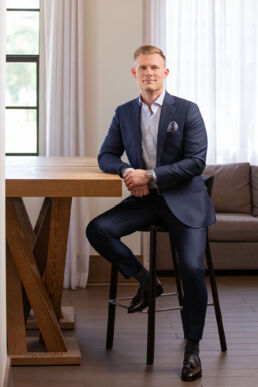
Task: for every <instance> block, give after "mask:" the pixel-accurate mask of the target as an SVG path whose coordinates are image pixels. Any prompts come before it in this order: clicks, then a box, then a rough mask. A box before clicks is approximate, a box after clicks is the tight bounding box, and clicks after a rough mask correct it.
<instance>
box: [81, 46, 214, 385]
mask: <svg viewBox="0 0 258 387" xmlns="http://www.w3.org/2000/svg"><path fill="white" fill-rule="evenodd" d="M134 59H135V63H134V67H133V68H132V70H131V71H132V75H133V77H134V78H135V79H136V80H137V82H138V86H139V89H140V97H139V98H136V99H135V100H133V101H130V102H128V103H125V104H123V105H121V106H119V107H118V108H117V109H116V112H115V115H114V117H113V120H112V123H111V126H110V128H109V131H108V134H107V136H106V138H105V140H104V143H103V145H102V147H101V149H100V152H99V156H98V161H99V166H100V168H101V169H102V170H103V171H104V172H109V173H117V174H119V175H120V176H121V177H123V179H124V182H125V184H126V186H127V188H128V190H129V191H130V193H131V195H130V196H129V197H128V198H127V199H125V200H123V201H122V202H121V203H120V204H118V205H117V206H115V207H114V208H112V209H111V210H109V211H107V212H105V213H104V214H102V215H100V216H98V217H97V218H95V219H94V220H93V221H91V222H90V224H89V225H88V227H87V237H88V239H89V241H90V243H91V244H92V245H93V246H94V248H95V249H96V250H97V251H98V252H99V253H100V254H101V255H102V256H103V257H105V258H106V259H108V260H109V261H110V262H111V263H113V264H115V265H116V266H117V268H118V270H119V271H120V272H121V273H122V274H123V275H124V276H125V277H126V278H130V277H132V276H133V277H135V278H136V279H137V281H138V282H139V289H138V292H137V294H136V296H135V297H134V298H133V299H132V301H131V303H130V305H129V307H128V312H129V313H133V312H136V311H139V310H142V309H144V308H145V307H146V306H148V278H149V272H148V271H147V270H146V269H145V268H144V267H143V266H142V264H141V263H140V262H139V261H138V260H137V258H136V257H135V255H134V254H133V253H132V251H131V250H130V249H129V248H128V247H127V246H126V245H125V244H124V243H122V242H121V241H120V237H122V236H125V235H128V234H131V233H133V232H134V231H135V230H137V229H139V228H142V227H144V226H147V225H150V224H162V225H164V226H165V227H166V228H167V229H168V230H169V232H170V233H171V234H172V235H173V240H174V241H175V244H176V248H177V251H178V256H179V270H180V274H181V277H182V281H183V289H184V305H183V321H184V333H185V339H186V345H185V357H184V364H183V369H182V373H181V378H182V379H183V380H185V381H192V380H195V379H197V378H199V377H200V376H201V372H202V370H201V362H200V358H199V341H200V339H201V338H202V333H203V327H204V322H205V314H206V307H207V290H206V284H205V272H204V268H203V260H204V254H205V243H206V233H207V227H208V226H209V225H210V224H212V223H214V222H215V213H214V209H213V207H212V204H211V202H210V199H209V197H208V194H207V190H206V187H205V184H204V182H203V180H202V178H201V176H200V175H201V173H202V171H203V169H204V167H205V160H206V151H207V135H206V130H205V126H204V122H203V119H202V117H201V114H200V112H199V109H198V107H197V105H196V104H194V103H192V102H189V101H186V100H183V99H181V98H177V97H174V96H172V95H170V94H168V93H167V92H166V91H165V90H164V80H165V79H166V78H167V76H168V74H169V70H168V69H167V68H166V59H165V56H164V54H163V52H162V51H161V50H160V49H159V48H157V47H154V46H142V47H139V48H138V49H137V50H136V51H135V54H134ZM124 151H125V152H126V154H127V157H128V163H126V162H123V161H122V160H121V156H122V154H123V153H124ZM162 292H163V289H162V285H161V283H160V282H159V280H158V279H157V282H156V296H157V297H158V296H159V295H160V294H161V293H162Z"/></svg>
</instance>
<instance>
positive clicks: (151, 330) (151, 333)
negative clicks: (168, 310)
mask: <svg viewBox="0 0 258 387" xmlns="http://www.w3.org/2000/svg"><path fill="white" fill-rule="evenodd" d="M155 293H156V228H155V226H152V227H151V231H150V279H149V307H148V337H147V365H151V364H153V360H154V346H155V307H156V294H155Z"/></svg>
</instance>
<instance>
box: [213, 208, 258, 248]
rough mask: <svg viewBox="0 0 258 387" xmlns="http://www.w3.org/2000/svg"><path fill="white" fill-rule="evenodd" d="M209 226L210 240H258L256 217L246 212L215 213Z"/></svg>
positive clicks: (257, 220)
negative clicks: (213, 219) (213, 220)
mask: <svg viewBox="0 0 258 387" xmlns="http://www.w3.org/2000/svg"><path fill="white" fill-rule="evenodd" d="M216 218H217V222H216V223H214V224H213V225H212V226H210V227H209V240H210V241H227V242H231V241H238V242H240V241H244V242H252V241H255V242H258V218H256V217H254V216H252V215H246V214H216Z"/></svg>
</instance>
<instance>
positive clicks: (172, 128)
mask: <svg viewBox="0 0 258 387" xmlns="http://www.w3.org/2000/svg"><path fill="white" fill-rule="evenodd" d="M177 129H178V125H177V123H176V121H171V122H170V123H169V125H168V128H167V133H173V132H175V131H176V130H177Z"/></svg>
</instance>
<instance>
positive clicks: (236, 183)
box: [203, 163, 252, 214]
mask: <svg viewBox="0 0 258 387" xmlns="http://www.w3.org/2000/svg"><path fill="white" fill-rule="evenodd" d="M203 175H205V176H211V175H213V176H214V185H213V191H212V202H213V205H214V208H215V211H216V212H231V213H232V212H233V213H241V214H251V213H252V212H251V211H252V209H251V187H250V165H249V163H235V164H223V165H221V164H218V165H207V166H206V168H205V170H204V172H203Z"/></svg>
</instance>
